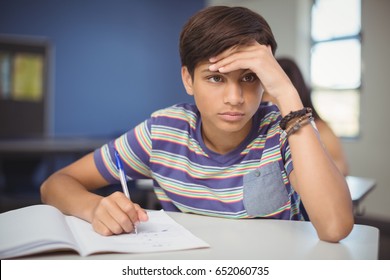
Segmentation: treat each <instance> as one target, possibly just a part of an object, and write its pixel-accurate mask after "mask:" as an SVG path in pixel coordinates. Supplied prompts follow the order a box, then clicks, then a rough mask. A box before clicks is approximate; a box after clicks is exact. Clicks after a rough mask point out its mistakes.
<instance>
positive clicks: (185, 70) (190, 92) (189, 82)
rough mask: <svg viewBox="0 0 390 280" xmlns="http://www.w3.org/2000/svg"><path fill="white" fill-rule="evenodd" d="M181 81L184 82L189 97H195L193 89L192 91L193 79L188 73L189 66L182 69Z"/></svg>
mask: <svg viewBox="0 0 390 280" xmlns="http://www.w3.org/2000/svg"><path fill="white" fill-rule="evenodd" d="M181 79H182V81H183V85H184V87H185V89H186V91H187V94H188V95H194V92H193V89H192V77H191V74H190V72H188V68H187V66H182V67H181Z"/></svg>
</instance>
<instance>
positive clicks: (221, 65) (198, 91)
mask: <svg viewBox="0 0 390 280" xmlns="http://www.w3.org/2000/svg"><path fill="white" fill-rule="evenodd" d="M275 49H276V42H275V39H274V37H273V34H272V31H271V29H270V27H269V26H268V24H267V22H266V21H265V20H264V19H263V18H262V17H261V16H260V15H258V14H256V13H254V12H252V11H250V10H248V9H246V8H240V7H234V8H231V7H221V6H214V7H209V8H206V9H204V10H202V11H200V12H198V13H197V14H195V15H194V16H193V17H192V18H190V20H189V21H188V22H187V24H186V25H185V26H184V28H183V30H182V33H181V36H180V56H181V61H182V71H181V74H182V80H183V84H184V87H185V89H186V91H187V93H188V94H189V95H192V96H193V97H194V100H195V105H190V104H179V105H175V106H172V107H169V108H166V109H163V110H160V111H157V112H155V113H154V114H152V116H151V118H150V119H148V120H146V121H145V122H143V123H141V124H139V125H138V126H137V127H135V128H134V129H133V130H130V131H129V132H127V133H126V134H124V135H123V136H121V137H119V138H118V139H116V140H114V141H112V142H110V143H108V144H107V145H105V146H103V147H102V148H100V149H98V150H96V151H95V152H94V153H91V154H88V155H86V156H85V157H83V158H81V159H80V160H78V161H76V162H75V163H73V164H71V165H69V166H67V167H65V168H63V169H62V170H59V171H58V172H56V173H55V174H53V175H52V176H50V177H49V178H48V179H47V180H46V181H45V182H44V183H43V185H42V187H41V194H42V201H43V202H45V203H49V204H52V205H54V206H56V207H58V208H59V209H60V210H62V211H63V212H64V213H66V214H70V215H74V216H77V217H80V218H82V219H85V220H86V221H89V222H90V223H92V226H93V228H94V229H95V230H96V231H97V232H98V233H100V234H103V235H111V234H120V233H123V232H131V231H133V230H134V227H135V226H136V225H137V224H138V223H139V222H143V221H146V220H147V214H146V212H145V211H144V210H143V209H141V208H140V206H139V205H137V204H134V203H133V202H131V201H130V200H129V199H127V198H126V196H125V195H124V194H123V193H121V192H115V193H113V194H111V195H109V196H107V197H104V198H103V197H101V196H98V195H96V194H93V193H91V192H90V191H91V190H95V189H97V188H100V187H103V186H105V185H108V184H109V183H117V182H118V181H119V174H118V170H117V168H116V166H115V156H114V153H115V150H117V151H118V153H119V154H120V156H121V158H122V159H123V162H124V165H125V171H126V174H127V176H128V177H129V179H140V178H152V179H153V180H154V186H155V192H156V194H157V197H158V199H159V200H160V201H161V204H162V206H163V208H164V209H165V210H170V211H182V212H188V213H197V214H203V215H212V216H219V217H227V218H256V217H259V218H266V217H268V218H275V219H291V220H303V214H302V212H301V208H302V207H301V204H302V202H303V203H304V205H305V208H306V210H307V213H308V215H309V217H310V220H311V222H312V223H313V225H314V227H315V228H316V230H317V234H318V236H319V238H320V239H322V240H326V241H330V242H338V241H339V240H341V239H342V238H344V237H346V236H347V235H348V234H349V232H350V231H351V230H352V227H353V223H354V221H353V215H352V203H351V198H350V194H349V191H348V187H347V185H346V182H345V180H344V177H343V176H342V175H341V174H340V173H339V172H338V170H337V168H336V167H335V165H334V164H333V162H332V160H331V159H330V157H329V155H328V154H327V152H326V151H325V149H324V148H323V145H322V144H321V142H320V139H319V137H318V134H317V131H316V130H315V128H314V127H313V125H312V118H311V111H310V109H305V108H303V105H302V102H301V100H300V98H299V95H298V93H297V91H296V90H295V88H294V87H293V85H292V84H291V82H290V80H289V79H288V77H287V76H286V74H285V73H284V72H283V71H282V69H281V68H280V66H279V65H278V63H277V62H276V60H275V58H274V56H273V54H274V53H275ZM264 91H266V92H267V93H268V94H269V95H271V96H272V97H273V98H274V99H275V100H276V105H277V107H278V108H279V109H280V111H279V110H278V109H277V107H276V106H272V105H271V106H266V105H264V106H263V105H260V103H261V98H262V94H263V92H264Z"/></svg>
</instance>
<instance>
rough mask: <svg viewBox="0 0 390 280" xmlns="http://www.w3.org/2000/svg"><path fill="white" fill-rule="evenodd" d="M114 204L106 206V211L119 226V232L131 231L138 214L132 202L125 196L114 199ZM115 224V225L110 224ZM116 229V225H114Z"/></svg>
mask: <svg viewBox="0 0 390 280" xmlns="http://www.w3.org/2000/svg"><path fill="white" fill-rule="evenodd" d="M115 204H116V205H113V206H112V207H110V208H108V213H109V214H110V216H111V217H112V219H113V220H115V222H116V223H117V224H118V225H119V226H120V227H121V232H119V233H122V232H123V231H124V232H132V231H133V230H134V228H135V225H136V224H137V223H138V214H137V211H136V209H135V207H134V204H133V203H132V202H131V201H130V200H129V199H128V198H127V197H125V196H123V197H120V198H118V199H116V200H115ZM112 226H115V225H112ZM115 230H116V227H115Z"/></svg>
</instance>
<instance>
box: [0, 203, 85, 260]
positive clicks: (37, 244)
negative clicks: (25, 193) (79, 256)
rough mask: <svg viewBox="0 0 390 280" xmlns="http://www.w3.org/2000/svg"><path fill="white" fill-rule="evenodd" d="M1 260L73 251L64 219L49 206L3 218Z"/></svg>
mask: <svg viewBox="0 0 390 280" xmlns="http://www.w3.org/2000/svg"><path fill="white" fill-rule="evenodd" d="M0 226H1V230H0V257H1V258H9V257H16V256H20V255H26V254H31V253H38V252H43V251H46V250H48V249H50V250H53V249H55V248H57V249H65V248H73V249H76V244H77V243H76V242H75V240H74V238H73V236H72V235H71V232H70V230H69V228H68V225H67V224H66V222H65V219H64V215H63V214H62V213H61V212H60V211H59V210H58V209H56V208H54V207H52V206H49V205H34V206H28V207H24V208H20V209H16V210H12V211H8V212H5V213H2V214H1V215H0Z"/></svg>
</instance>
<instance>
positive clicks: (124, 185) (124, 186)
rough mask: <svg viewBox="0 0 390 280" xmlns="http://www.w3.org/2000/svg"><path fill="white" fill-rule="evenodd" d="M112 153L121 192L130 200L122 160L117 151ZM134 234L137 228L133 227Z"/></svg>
mask: <svg viewBox="0 0 390 280" xmlns="http://www.w3.org/2000/svg"><path fill="white" fill-rule="evenodd" d="M114 151H115V160H116V166H117V168H118V170H119V178H120V180H121V185H122V190H123V193H124V194H125V196H126V197H127V198H128V199H129V200H130V193H129V189H128V187H127V182H126V175H125V170H124V169H123V164H122V160H121V158H120V156H119V153H118V151H117V150H114ZM134 232H135V233H136V234H137V227H136V226H135V225H134Z"/></svg>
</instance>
